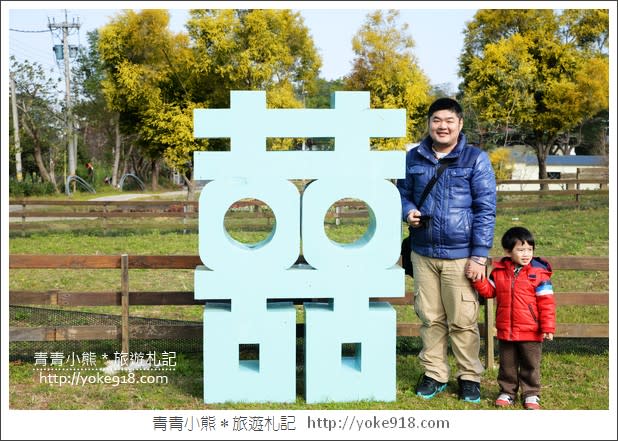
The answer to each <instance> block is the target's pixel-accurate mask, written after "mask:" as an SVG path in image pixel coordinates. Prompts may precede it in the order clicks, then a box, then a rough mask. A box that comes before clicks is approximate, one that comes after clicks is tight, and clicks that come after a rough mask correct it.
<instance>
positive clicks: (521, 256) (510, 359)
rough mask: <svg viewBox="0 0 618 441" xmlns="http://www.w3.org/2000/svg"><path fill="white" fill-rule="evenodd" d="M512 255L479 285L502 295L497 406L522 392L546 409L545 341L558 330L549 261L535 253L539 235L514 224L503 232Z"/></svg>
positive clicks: (529, 404)
mask: <svg viewBox="0 0 618 441" xmlns="http://www.w3.org/2000/svg"><path fill="white" fill-rule="evenodd" d="M502 248H504V253H505V254H506V257H503V258H502V259H501V260H500V261H498V262H495V263H494V264H493V270H492V271H491V274H490V275H489V278H488V279H487V278H485V279H478V280H475V281H474V282H472V283H473V286H474V288H475V289H476V290H477V292H478V293H479V294H480V295H481V296H483V297H485V298H493V297H495V298H496V329H497V332H498V342H499V348H500V349H499V352H500V368H499V370H498V385H499V386H500V395H499V396H498V398H497V399H496V406H498V407H507V406H511V405H513V404H514V403H515V399H516V398H517V393H518V392H520V388H521V395H522V400H523V405H524V408H525V409H540V408H541V406H540V392H541V344H542V342H543V340H553V338H554V333H555V332H556V304H555V300H554V290H553V285H552V282H551V275H552V269H551V265H550V264H549V262H547V261H546V260H545V259H542V258H540V257H534V236H533V235H532V233H531V232H530V231H528V230H527V229H526V228H523V227H513V228H510V229H509V230H507V231H506V232H505V233H504V235H503V236H502Z"/></svg>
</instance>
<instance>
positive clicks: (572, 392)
mask: <svg viewBox="0 0 618 441" xmlns="http://www.w3.org/2000/svg"><path fill="white" fill-rule="evenodd" d="M228 221H229V222H230V224H229V225H230V228H231V230H230V231H231V234H232V232H233V236H234V237H235V238H236V239H237V240H239V241H242V242H245V243H254V242H256V241H258V240H260V239H261V238H263V237H265V235H267V234H268V232H269V231H270V229H271V228H272V225H269V224H267V222H266V221H265V220H264V219H263V218H262V219H258V220H256V221H248V220H247V219H246V218H244V219H240V220H237V219H235V218H234V216H230V219H229V220H228ZM149 222H150V221H149ZM153 222H156V221H153ZM513 225H522V226H526V227H528V228H530V229H531V230H532V231H533V233H534V234H535V236H536V244H537V245H536V251H537V253H536V254H537V255H541V256H549V258H550V260H551V256H557V255H573V256H578V255H583V256H607V255H608V254H609V211H608V208H607V205H605V206H603V205H601V206H597V207H590V208H586V209H545V210H535V209H528V210H526V209H517V210H515V209H508V210H507V209H505V210H500V211H499V216H498V219H497V224H496V239H495V241H494V243H495V246H494V249H493V250H492V256H500V255H501V254H502V253H501V250H500V249H499V243H500V236H501V235H502V233H503V232H504V231H505V230H506V229H507V228H509V227H510V226H513ZM183 228H184V227H181V228H168V227H167V226H166V224H165V223H164V221H161V222H160V223H159V224H156V223H155V224H154V226H153V225H151V224H149V225H148V228H147V229H145V228H144V227H143V226H142V227H140V228H139V229H138V228H135V226H134V228H132V229H129V228H122V229H120V230H118V231H116V232H113V231H112V232H108V233H106V234H105V235H103V234H102V233H101V231H100V228H98V227H97V226H96V225H95V226H91V227H88V228H85V229H80V230H76V229H75V228H71V229H70V230H69V229H67V230H66V231H64V230H52V231H39V232H32V233H29V234H26V235H24V236H22V235H21V234H20V233H19V232H18V231H17V232H16V233H15V234H11V237H10V241H9V252H10V253H11V254H121V253H129V254H138V255H139V254H150V255H152V254H155V255H156V254H160V255H168V254H198V235H197V234H196V232H195V231H193V232H189V233H188V234H183ZM325 228H326V229H327V232H328V235H329V237H330V238H331V239H332V240H336V241H340V242H346V240H347V241H349V240H348V239H349V237H358V236H359V234H362V232H363V231H364V230H363V229H364V228H366V223H365V224H363V220H362V219H360V220H354V219H353V218H346V219H344V220H343V221H342V223H341V225H335V224H334V223H330V224H329V223H327V224H325ZM130 280H131V284H130V287H131V290H135V291H139V290H165V289H167V287H169V290H174V291H181V290H187V291H188V290H192V289H193V271H185V270H176V271H166V270H157V271H149V270H132V271H131V276H130ZM409 283H410V279H408V284H409ZM8 285H9V289H10V290H50V289H60V290H67V291H110V290H119V289H120V276H119V271H117V270H97V271H91V272H90V273H89V274H85V271H78V270H66V271H59V270H11V271H10V280H9V283H8ZM163 287H166V288H163ZM554 287H555V290H556V291H557V292H560V291H608V290H609V274H607V273H605V272H599V273H596V272H582V271H559V272H557V273H556V274H555V275H554ZM408 289H411V285H408ZM7 294H8V293H7ZM65 309H66V308H65ZM70 309H71V310H73V311H78V312H90V313H97V314H112V315H118V314H119V308H118V307H79V308H78V307H75V308H70ZM396 310H397V318H398V321H416V320H417V318H416V317H415V314H414V312H413V310H412V308H411V306H398V307H396ZM201 314H202V307H201V306H197V307H195V306H133V307H131V316H132V317H136V318H137V317H150V318H157V319H167V320H186V321H196V322H199V321H201ZM29 320H30V319H29V317H27V313H25V312H20V313H19V314H17V313H15V314H13V316H12V317H11V323H10V325H11V326H24V325H26V326H27V325H28V323H29ZM298 320H302V309H301V308H300V307H299V313H298ZM558 321H559V322H567V323H609V322H610V312H609V308H608V307H603V306H582V307H579V306H577V307H574V306H569V307H559V308H558ZM37 326H41V325H37ZM91 343H92V342H83V343H82V344H81V347H80V346H70V345H68V346H64V348H65V349H64V350H62V349H51V350H58V351H63V352H64V355H65V357H66V356H67V355H70V354H71V353H73V355H75V354H77V355H82V352H84V351H85V352H89V351H95V349H96V351H95V352H97V356H99V355H101V353H102V351H103V350H100V349H98V348H96V347H95V346H93V345H92V344H91ZM153 344H154V343H153ZM159 344H162V345H163V346H162V348H161V350H165V351H170V352H175V353H176V366H174V369H173V370H169V371H165V372H162V373H159V374H157V375H160V376H161V377H165V378H166V379H165V380H163V379H162V378H158V379H157V378H155V377H151V378H150V379H149V380H152V381H153V383H151V384H118V385H117V386H111V385H110V384H84V385H83V386H69V385H63V386H59V385H58V384H50V383H49V381H47V380H43V379H42V376H41V375H46V374H48V373H49V371H41V370H37V369H40V366H37V365H36V364H35V360H34V358H35V357H34V351H36V350H45V351H51V350H50V349H46V348H44V349H41V348H43V345H42V344H41V345H40V346H39V349H36V348H37V344H35V345H34V346H32V348H31V349H29V351H30V353H31V354H32V356H31V357H30V358H28V357H22V358H17V359H15V358H14V359H13V361H11V362H10V376H9V380H10V381H9V406H10V408H11V409H116V410H121V409H154V410H170V409H217V410H219V409H239V410H242V409H246V410H264V409H272V410H281V409H292V410H410V409H415V410H421V409H422V410H460V409H461V410H465V409H485V410H489V409H491V410H494V409H495V408H494V406H493V401H494V399H495V396H496V394H497V392H498V386H497V384H496V373H497V372H496V371H495V370H491V371H486V372H485V375H484V376H483V379H482V401H481V403H480V404H479V405H470V404H467V403H462V402H460V401H459V400H458V399H457V386H456V382H455V380H452V381H451V382H450V383H449V386H448V388H447V389H446V391H445V393H442V394H440V395H439V396H437V397H436V398H434V399H432V400H423V399H421V398H419V397H417V396H416V395H415V394H414V393H413V391H414V387H415V384H416V381H417V379H418V377H419V376H420V375H421V374H422V368H421V366H420V364H419V361H418V352H419V351H420V341H419V339H418V338H414V337H408V338H404V337H399V338H398V339H397V360H396V367H397V396H396V401H394V402H376V401H367V402H349V403H321V404H317V405H315V404H311V405H308V404H306V403H305V401H304V397H303V393H304V392H303V390H304V375H303V374H304V372H303V354H302V340H299V343H298V345H297V347H298V348H299V349H298V350H297V352H298V353H297V358H298V364H297V395H298V396H297V400H296V402H294V403H285V404H281V403H261V404H243V403H224V404H217V405H212V404H210V405H205V404H204V403H203V393H202V378H203V372H202V358H201V357H202V355H201V352H199V349H198V351H194V350H185V349H182V346H177V347H175V346H174V345H178V344H179V342H173V341H168V342H164V343H161V342H159ZM113 345H114V343H111V346H112V347H111V348H110V352H112V353H113V350H114V349H113ZM60 348H62V346H60ZM177 348H180V349H178V350H177ZM116 350H119V349H116ZM140 350H144V351H145V352H147V351H148V348H147V347H145V348H144V349H140ZM481 353H482V351H481ZM451 362H452V363H454V361H453V359H452V357H451ZM609 363H610V354H609V342H608V339H565V338H560V339H556V340H555V341H553V342H547V343H544V354H543V360H542V383H543V392H542V397H543V399H542V404H543V407H544V408H545V409H552V410H583V409H594V410H607V409H609V407H610V393H609V381H610V379H609ZM101 367H103V364H102V361H101V360H97V364H96V366H93V370H89V371H84V373H85V375H90V374H95V373H96V372H101V371H97V370H94V369H95V368H97V369H98V368H101ZM452 368H453V372H454V371H455V370H456V368H455V366H454V364H453V366H452ZM135 373H136V375H140V376H141V375H146V376H149V375H150V376H152V374H153V372H152V371H136V372H135ZM95 375H96V374H95ZM119 375H121V376H122V375H127V373H126V372H125V373H120V374H119ZM46 381H47V382H46ZM155 381H156V382H155ZM164 381H165V382H164ZM496 412H502V411H496ZM496 435H498V434H496Z"/></svg>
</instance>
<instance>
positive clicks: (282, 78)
mask: <svg viewBox="0 0 618 441" xmlns="http://www.w3.org/2000/svg"><path fill="white" fill-rule="evenodd" d="M190 15H191V18H190V19H189V21H188V22H187V30H188V32H189V36H190V38H191V41H192V42H193V44H192V46H193V47H194V51H195V64H194V66H193V69H192V73H191V75H190V78H191V79H192V81H191V86H190V87H191V90H192V94H191V96H192V98H191V100H192V101H193V102H196V103H203V104H204V105H205V106H207V107H228V106H229V96H230V91H232V90H264V91H266V96H267V105H268V107H270V108H301V107H303V105H304V104H306V103H305V102H304V97H305V96H306V95H307V94H311V93H313V92H314V91H315V90H316V79H317V76H318V72H319V69H320V66H321V60H320V58H319V56H318V53H317V50H316V48H315V45H314V43H313V40H312V39H311V36H310V34H309V29H308V28H307V27H306V26H305V24H304V20H303V18H302V16H301V15H300V14H299V13H297V12H292V11H290V10H288V9H282V10H277V9H252V10H237V9H234V10H232V9H223V10H219V9H200V10H192V11H191V12H190ZM298 143H300V140H296V139H280V138H276V139H269V140H268V148H269V149H273V150H287V149H290V148H293V147H294V146H295V145H296V144H298ZM227 148H229V145H228V144H227V142H226V140H217V139H212V140H209V149H213V150H224V149H227Z"/></svg>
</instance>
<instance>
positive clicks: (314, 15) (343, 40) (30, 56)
mask: <svg viewBox="0 0 618 441" xmlns="http://www.w3.org/2000/svg"><path fill="white" fill-rule="evenodd" d="M3 3H13V5H10V6H11V9H9V10H8V12H9V14H8V15H9V23H8V24H9V26H8V28H9V30H8V31H7V30H6V28H4V27H3V36H7V35H8V42H9V55H14V56H15V57H16V58H17V59H18V60H19V61H24V60H28V61H31V62H32V61H37V62H39V63H41V64H42V65H44V66H45V67H47V68H48V69H52V70H53V71H54V72H56V73H57V74H58V76H62V75H63V70H62V69H61V68H62V65H61V66H58V65H57V62H56V60H55V57H54V54H53V51H52V47H53V46H54V45H55V44H61V42H62V38H61V31H59V30H58V31H55V32H54V33H53V34H52V32H50V31H49V29H48V22H50V21H52V22H53V21H55V22H56V23H61V22H63V21H65V9H63V7H69V8H68V9H66V20H67V21H68V22H69V23H73V22H74V20H77V21H78V22H79V23H80V25H81V26H80V28H79V30H77V29H72V30H71V32H70V34H69V43H70V44H74V45H84V46H85V45H87V33H88V31H91V30H94V29H96V28H98V27H100V26H103V25H105V24H106V23H108V22H109V20H110V18H111V17H112V16H113V15H114V14H115V13H117V12H120V9H108V8H107V6H115V7H120V8H121V7H123V6H125V5H126V3H120V4H119V3H116V2H70V3H69V2H49V3H47V2H45V3H37V2H33V3H34V5H36V7H33V5H31V4H30V3H31V2H3ZM141 3H142V2H133V3H132V4H131V5H130V6H132V8H133V9H140V6H142V7H150V8H153V7H157V5H156V3H157V2H154V3H148V4H147V5H144V4H141ZM262 3H263V2H262ZM371 3H372V2H365V3H363V2H361V3H358V4H359V5H362V6H363V7H364V9H344V8H343V7H344V6H345V5H347V4H348V3H345V4H337V2H328V3H327V4H324V3H322V4H320V5H319V9H312V8H311V6H315V2H296V3H294V2H292V3H289V4H287V3H278V4H277V7H282V6H281V5H282V4H285V5H287V6H298V8H299V9H297V10H299V11H300V13H301V15H302V16H303V18H304V20H305V24H306V25H307V27H308V28H309V30H310V33H311V35H312V37H313V39H314V42H315V44H316V46H317V48H318V51H319V53H320V56H321V57H322V63H323V66H322V70H321V77H323V78H325V79H328V80H332V79H336V78H339V77H342V76H344V75H347V74H349V73H350V70H351V66H352V60H353V58H354V53H353V51H352V37H353V36H354V35H355V34H356V32H357V31H358V30H359V29H360V27H361V25H362V24H363V23H364V21H365V19H366V16H367V14H368V13H369V12H370V10H371ZM391 3H394V4H391V5H390V6H393V7H397V9H400V11H401V13H400V20H399V24H400V25H401V24H403V23H404V22H405V23H407V24H408V26H409V27H408V34H409V35H411V36H412V38H413V39H414V41H415V43H416V46H415V48H414V49H413V53H414V54H415V56H416V57H417V59H418V62H419V66H420V68H421V69H422V70H423V71H424V72H425V74H426V75H427V76H428V77H429V80H430V82H431V83H432V84H434V85H438V84H443V83H450V84H451V87H452V88H454V89H456V88H457V84H458V83H459V78H458V76H457V69H458V66H457V63H458V57H459V55H460V53H461V49H462V46H463V31H464V28H465V24H466V22H467V21H469V20H471V19H472V18H473V16H474V13H475V12H476V8H470V9H463V6H458V7H459V8H462V9H444V8H442V9H440V8H439V6H440V5H437V4H434V5H433V8H432V9H418V8H415V9H411V6H410V2H391ZM232 4H235V2H224V5H225V7H230V5H232ZM266 4H268V3H266ZM331 4H334V5H336V7H337V9H329V8H328V7H329V6H330V5H331ZM373 4H375V2H373ZM468 4H473V2H468V3H464V5H468ZM165 5H166V6H169V5H173V6H174V9H170V12H171V23H170V25H171V28H172V29H173V30H174V31H177V32H178V31H181V30H184V27H183V26H184V24H185V22H186V19H187V17H188V11H187V7H190V6H193V7H201V8H203V7H206V6H207V5H206V4H205V2H200V3H199V5H196V4H192V3H191V2H188V3H186V2H174V3H169V2H166V4H165ZM177 5H178V6H177ZM182 5H184V6H185V7H184V8H181V6H182ZM379 5H380V7H381V8H382V9H387V7H388V5H389V4H388V3H384V6H383V3H379ZM23 8H28V9H23ZM301 8H302V9H301ZM406 8H407V9H406ZM12 29H16V30H19V31H30V32H17V31H13V30H12ZM33 31H44V32H33ZM3 53H5V54H6V52H3Z"/></svg>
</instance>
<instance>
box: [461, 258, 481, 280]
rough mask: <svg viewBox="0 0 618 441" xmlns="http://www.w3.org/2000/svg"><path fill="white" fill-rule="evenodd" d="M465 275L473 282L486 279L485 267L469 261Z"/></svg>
mask: <svg viewBox="0 0 618 441" xmlns="http://www.w3.org/2000/svg"><path fill="white" fill-rule="evenodd" d="M465 274H466V277H467V278H468V279H470V280H471V281H473V282H476V281H477V280H483V279H484V278H485V265H483V264H481V263H478V262H476V261H474V260H472V259H468V261H467V262H466V266H465Z"/></svg>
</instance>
